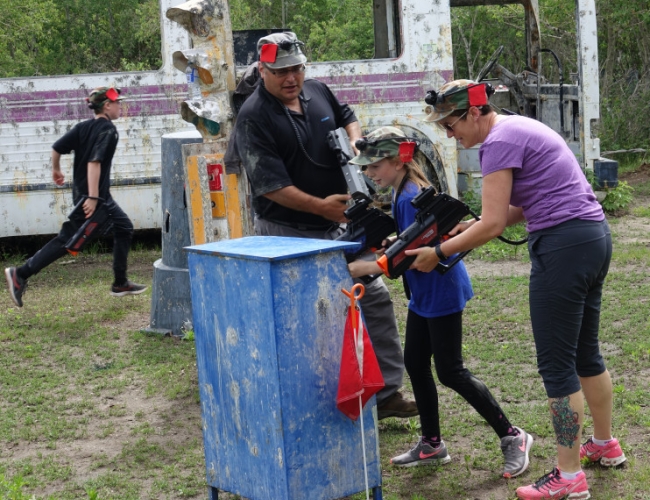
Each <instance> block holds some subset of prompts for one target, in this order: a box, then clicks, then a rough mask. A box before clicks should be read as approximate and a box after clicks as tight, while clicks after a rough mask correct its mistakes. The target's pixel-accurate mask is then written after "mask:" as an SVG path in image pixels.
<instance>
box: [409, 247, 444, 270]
mask: <svg viewBox="0 0 650 500" xmlns="http://www.w3.org/2000/svg"><path fill="white" fill-rule="evenodd" d="M404 253H405V254H406V255H415V256H416V257H415V260H414V261H413V264H411V267H409V269H415V270H417V271H422V272H423V273H430V272H431V271H433V270H434V269H435V267H436V266H437V265H438V263H439V262H440V259H439V258H438V256H437V255H436V251H435V250H434V249H433V248H431V247H421V248H416V249H414V250H406V251H405V252H404Z"/></svg>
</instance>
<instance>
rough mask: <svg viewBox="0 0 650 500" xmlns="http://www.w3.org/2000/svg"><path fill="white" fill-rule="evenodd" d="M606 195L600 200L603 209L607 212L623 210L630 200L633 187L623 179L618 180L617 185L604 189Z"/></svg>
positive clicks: (626, 207)
mask: <svg viewBox="0 0 650 500" xmlns="http://www.w3.org/2000/svg"><path fill="white" fill-rule="evenodd" d="M606 191H607V196H605V199H604V200H603V201H602V202H601V205H602V206H603V210H605V212H607V213H620V212H624V211H626V210H627V209H628V207H629V206H630V203H631V202H632V193H633V192H634V188H633V187H632V186H630V185H629V184H628V183H627V182H625V181H619V183H618V186H616V187H615V188H609V189H607V190H606Z"/></svg>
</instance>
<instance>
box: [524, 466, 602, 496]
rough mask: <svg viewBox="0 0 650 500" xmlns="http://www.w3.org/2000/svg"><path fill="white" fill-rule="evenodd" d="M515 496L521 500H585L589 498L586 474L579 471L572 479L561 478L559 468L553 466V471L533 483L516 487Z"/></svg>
mask: <svg viewBox="0 0 650 500" xmlns="http://www.w3.org/2000/svg"><path fill="white" fill-rule="evenodd" d="M517 497H518V498H520V499H522V500H541V499H547V498H548V499H553V498H555V499H560V498H569V499H571V500H578V499H579V500H587V499H588V498H591V495H590V494H589V486H587V476H585V473H584V472H582V471H580V473H579V474H578V477H577V478H575V479H574V480H572V481H571V480H568V479H563V478H562V476H561V475H560V470H559V469H558V468H557V467H555V468H554V469H553V472H551V473H550V474H547V475H546V476H543V477H541V478H540V479H539V480H538V481H537V482H536V483H535V484H531V485H530V486H522V487H521V488H517Z"/></svg>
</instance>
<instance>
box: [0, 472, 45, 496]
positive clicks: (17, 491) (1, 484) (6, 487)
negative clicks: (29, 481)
mask: <svg viewBox="0 0 650 500" xmlns="http://www.w3.org/2000/svg"><path fill="white" fill-rule="evenodd" d="M24 485H25V482H24V481H23V478H22V476H20V475H17V476H14V477H13V479H11V481H7V480H6V479H5V477H4V476H3V475H2V474H0V498H1V499H2V500H35V499H36V497H35V496H30V495H28V494H27V493H25V492H23V486H24Z"/></svg>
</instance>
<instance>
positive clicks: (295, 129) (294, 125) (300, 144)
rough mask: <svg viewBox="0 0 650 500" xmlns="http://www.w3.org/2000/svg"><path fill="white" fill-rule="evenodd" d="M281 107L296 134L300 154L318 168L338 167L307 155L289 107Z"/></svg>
mask: <svg viewBox="0 0 650 500" xmlns="http://www.w3.org/2000/svg"><path fill="white" fill-rule="evenodd" d="M282 108H283V109H284V114H285V115H287V118H289V122H290V123H291V127H292V128H293V131H294V133H295V134H296V139H297V140H298V145H299V146H300V150H301V151H302V154H304V155H305V158H307V159H308V160H309V161H310V162H311V163H312V164H314V165H315V166H317V167H319V168H327V169H329V170H333V169H335V168H338V165H337V166H336V167H333V166H332V165H323V164H321V163H318V162H317V161H316V160H314V159H313V158H312V157H311V156H309V153H307V150H306V149H305V146H304V144H303V143H302V139H301V138H300V131H299V130H298V125H296V122H295V121H294V120H293V117H292V116H291V113H290V112H289V108H287V107H286V106H285V105H284V104H282Z"/></svg>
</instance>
